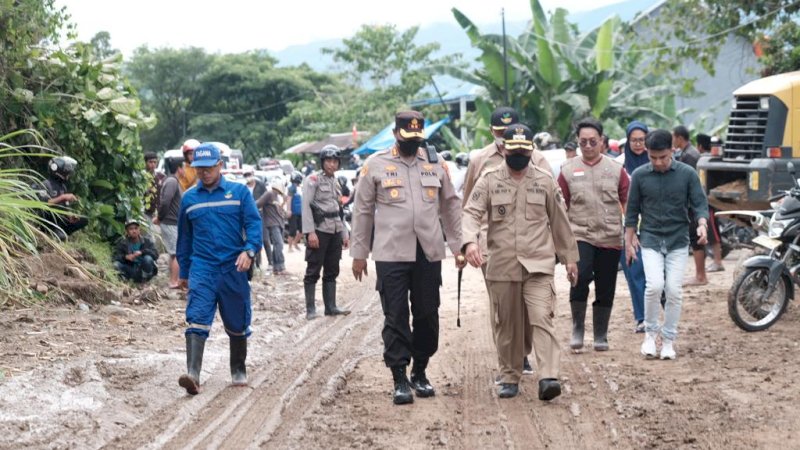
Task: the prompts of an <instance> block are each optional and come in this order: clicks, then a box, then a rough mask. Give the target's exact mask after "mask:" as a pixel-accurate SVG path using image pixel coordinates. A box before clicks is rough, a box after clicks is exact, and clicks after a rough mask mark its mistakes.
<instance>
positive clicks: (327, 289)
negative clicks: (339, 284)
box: [322, 281, 350, 316]
mask: <svg viewBox="0 0 800 450" xmlns="http://www.w3.org/2000/svg"><path fill="white" fill-rule="evenodd" d="M322 301H323V303H325V315H326V316H339V315H343V314H344V315H347V314H350V311H348V310H346V309H339V308H337V307H336V282H335V281H323V282H322Z"/></svg>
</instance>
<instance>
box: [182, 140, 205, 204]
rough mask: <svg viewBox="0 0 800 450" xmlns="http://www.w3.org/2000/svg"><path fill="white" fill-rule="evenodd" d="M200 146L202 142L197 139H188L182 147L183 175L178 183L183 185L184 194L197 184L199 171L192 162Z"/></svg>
mask: <svg viewBox="0 0 800 450" xmlns="http://www.w3.org/2000/svg"><path fill="white" fill-rule="evenodd" d="M199 145H200V141H198V140H197V139H187V140H186V142H184V143H183V145H182V146H181V151H182V152H183V160H184V163H183V175H182V176H180V177H178V181H179V182H180V183H181V189H183V191H184V192H186V191H187V190H189V188H190V187H192V186H194V185H196V184H197V171H195V170H194V167H192V161H194V150H195V149H196V148H197V147H198V146H199Z"/></svg>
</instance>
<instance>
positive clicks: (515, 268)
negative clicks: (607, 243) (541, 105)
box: [462, 124, 578, 400]
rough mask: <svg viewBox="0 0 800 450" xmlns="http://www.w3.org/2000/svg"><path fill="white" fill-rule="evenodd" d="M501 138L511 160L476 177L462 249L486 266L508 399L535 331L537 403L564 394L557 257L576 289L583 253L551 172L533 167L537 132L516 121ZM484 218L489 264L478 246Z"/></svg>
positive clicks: (502, 390)
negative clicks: (556, 320)
mask: <svg viewBox="0 0 800 450" xmlns="http://www.w3.org/2000/svg"><path fill="white" fill-rule="evenodd" d="M503 137H504V140H505V146H504V149H503V154H504V155H505V163H504V164H500V165H497V166H495V167H493V168H490V169H488V170H487V171H486V172H485V173H484V174H483V176H481V177H480V179H478V183H477V184H476V185H475V188H474V189H473V191H472V193H471V194H470V196H469V199H468V200H467V205H466V207H465V208H464V213H463V219H462V220H463V222H462V225H463V236H464V242H465V245H464V249H465V254H466V259H467V261H468V262H469V263H470V264H471V265H472V266H473V267H482V266H483V265H484V263H486V269H485V270H486V282H487V284H488V286H489V296H490V299H491V302H492V303H493V305H494V315H495V320H496V321H497V325H496V326H497V328H496V340H495V343H496V345H497V357H498V360H499V362H500V369H501V380H500V389H499V391H498V396H499V397H501V398H510V397H514V396H516V395H517V394H518V393H519V382H520V378H521V377H522V358H521V357H523V356H525V354H524V348H525V341H524V335H525V331H526V329H527V328H530V332H531V335H532V336H533V347H534V348H535V349H536V351H535V355H536V364H537V368H538V371H539V399H541V400H551V399H553V398H555V397H557V396H558V395H560V394H561V385H560V384H559V382H558V369H559V358H560V352H559V346H558V341H557V339H556V336H555V325H554V321H553V318H554V317H555V305H556V296H555V287H554V284H553V272H554V268H555V267H554V266H555V264H554V259H553V255H556V257H557V258H558V260H559V261H560V262H561V263H563V264H565V265H566V267H567V276H568V278H569V280H570V282H571V283H573V284H574V282H575V279H576V277H577V272H578V269H577V265H576V264H575V263H576V262H577V261H578V248H577V244H576V242H575V236H574V235H573V234H572V229H571V228H570V225H569V220H568V219H567V213H566V210H565V207H564V201H563V200H562V198H561V194H560V193H559V189H558V186H557V185H556V183H555V181H554V180H553V177H552V175H551V173H550V172H547V171H546V170H544V169H542V168H540V167H537V166H533V165H531V164H530V158H531V154H532V152H533V149H534V145H533V132H531V130H530V128H528V127H527V126H525V125H522V124H512V125H510V126H509V127H508V129H506V131H505V133H504V134H503ZM485 217H487V218H488V234H487V246H488V256H489V257H488V261H485V260H484V257H483V251H482V249H481V247H480V245H479V243H478V239H479V236H480V234H481V227H482V225H483V222H484V220H485V219H484V218H485ZM526 310H527V315H526V314H525V311H526Z"/></svg>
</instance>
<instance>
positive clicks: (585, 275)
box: [569, 241, 621, 308]
mask: <svg viewBox="0 0 800 450" xmlns="http://www.w3.org/2000/svg"><path fill="white" fill-rule="evenodd" d="M578 253H579V255H580V260H579V261H578V283H577V284H576V286H575V287H573V288H570V290H569V301H571V302H586V301H587V300H588V298H589V283H591V282H592V281H594V292H595V302H594V303H592V306H603V307H607V308H611V307H612V306H613V305H614V291H615V289H616V287H617V268H618V265H619V258H620V253H621V250H615V249H610V248H600V247H595V246H594V245H592V244H589V243H588V242H583V241H578Z"/></svg>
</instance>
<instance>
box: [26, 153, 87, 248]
mask: <svg viewBox="0 0 800 450" xmlns="http://www.w3.org/2000/svg"><path fill="white" fill-rule="evenodd" d="M77 167H78V162H77V161H75V160H74V159H72V158H70V157H69V156H56V157H55V158H52V159H50V161H49V162H48V163H47V172H48V177H47V180H45V181H44V183H42V185H41V187H40V188H39V189H38V190H37V195H38V197H39V200H41V201H43V202H45V203H47V204H48V205H50V206H52V207H53V208H56V209H59V210H63V211H64V212H66V211H68V210H70V209H72V208H73V207H74V206H76V205H77V203H78V196H76V195H75V194H72V193H71V192H69V190H70V189H69V178H70V177H71V176H72V174H73V173H75V169H77ZM43 215H44V218H45V219H46V220H47V221H48V222H49V223H48V224H47V225H46V228H48V230H49V231H51V232H52V233H53V234H55V235H56V237H58V239H60V240H62V241H63V240H66V239H67V236H69V235H71V234H72V233H74V232H76V231H78V230H81V229H83V228H84V227H86V225H89V221H88V220H87V219H86V218H85V217H78V216H74V215H68V214H52V213H44V214H43Z"/></svg>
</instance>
